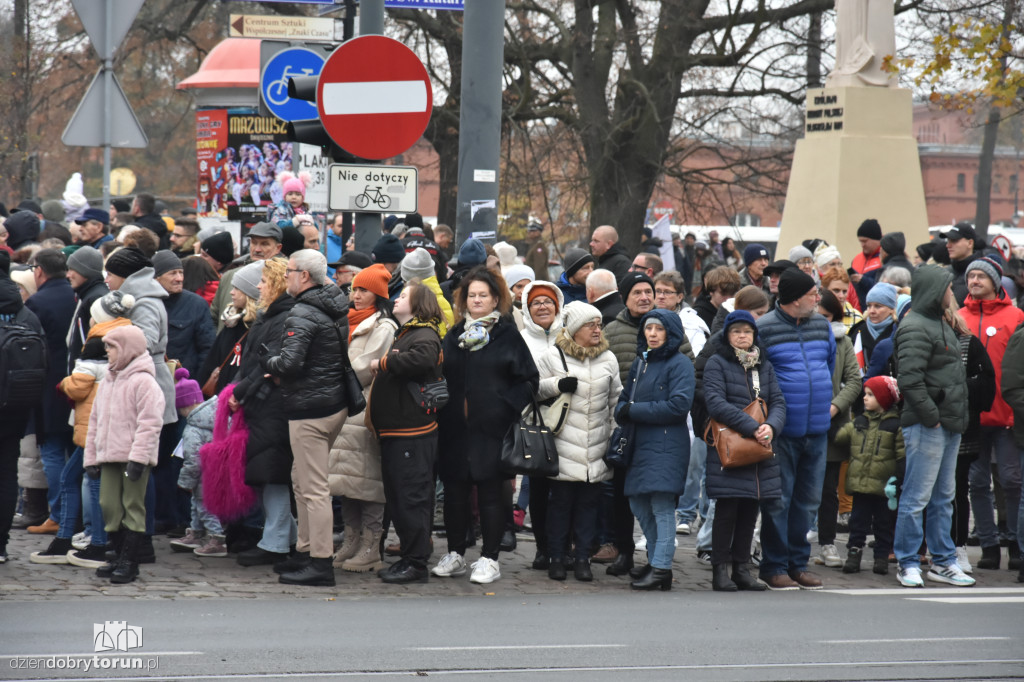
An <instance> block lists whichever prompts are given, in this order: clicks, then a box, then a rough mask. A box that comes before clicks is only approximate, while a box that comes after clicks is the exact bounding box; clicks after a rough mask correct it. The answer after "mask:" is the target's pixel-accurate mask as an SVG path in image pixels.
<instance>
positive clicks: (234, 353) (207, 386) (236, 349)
mask: <svg viewBox="0 0 1024 682" xmlns="http://www.w3.org/2000/svg"><path fill="white" fill-rule="evenodd" d="M247 336H249V330H248V329H246V330H245V333H244V334H242V338H240V339H238V341H236V342H235V345H234V346H232V347H231V352H230V353H228V356H227V357H226V358H224V362H222V363H220V365H219V366H218V367H216V368H214V370H213V372H211V373H210V378H209V379H207V380H206V383H204V384H203V397H204V398H212V397H213V396H215V395H217V381H219V380H220V371H221V370H222V369H224V365H226V364H228V361H229V360H231V359H232V358H235V357H239V358H240V357H241V355H242V342H243V341H245V337H247Z"/></svg>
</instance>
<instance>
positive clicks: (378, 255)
mask: <svg viewBox="0 0 1024 682" xmlns="http://www.w3.org/2000/svg"><path fill="white" fill-rule="evenodd" d="M371 253H372V254H373V260H374V261H376V262H378V263H401V262H402V259H404V258H405V247H403V246H402V242H400V241H399V240H398V237H396V236H395V235H393V234H383V235H381V237H380V239H378V240H377V243H376V244H374V245H373V250H372V251H371Z"/></svg>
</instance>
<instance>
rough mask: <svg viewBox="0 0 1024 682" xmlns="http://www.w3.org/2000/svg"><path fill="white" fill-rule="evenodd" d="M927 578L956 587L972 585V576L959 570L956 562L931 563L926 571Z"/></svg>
mask: <svg viewBox="0 0 1024 682" xmlns="http://www.w3.org/2000/svg"><path fill="white" fill-rule="evenodd" d="M928 580H932V581H934V582H937V583H946V584H948V585H956V586H957V587H972V586H973V585H974V578H972V577H971V576H969V575H967V574H966V573H964V572H963V571H961V570H960V567H959V566H957V565H956V562H953V563H951V564H950V565H949V566H935V565H933V566H932V567H931V569H930V570H929V571H928Z"/></svg>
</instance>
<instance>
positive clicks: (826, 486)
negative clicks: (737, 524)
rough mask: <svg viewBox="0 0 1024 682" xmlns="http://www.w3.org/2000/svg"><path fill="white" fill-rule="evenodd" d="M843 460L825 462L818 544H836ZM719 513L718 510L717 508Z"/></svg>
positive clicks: (819, 508)
mask: <svg viewBox="0 0 1024 682" xmlns="http://www.w3.org/2000/svg"><path fill="white" fill-rule="evenodd" d="M842 465H843V463H842V462H827V463H826V464H825V480H824V481H823V482H822V484H821V505H820V506H819V507H818V544H819V545H834V544H836V517H837V516H839V467H841V466H842ZM715 513H716V514H717V513H718V510H717V509H716V510H715Z"/></svg>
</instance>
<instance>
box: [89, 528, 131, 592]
mask: <svg viewBox="0 0 1024 682" xmlns="http://www.w3.org/2000/svg"><path fill="white" fill-rule="evenodd" d="M124 533H125V531H123V530H114V531H110V532H109V533H107V553H106V555H105V556H104V558H105V559H106V560H107V563H105V564H103V565H102V566H100V567H99V568H97V569H96V577H97V578H103V579H105V580H109V579H110V576H111V575H113V574H114V569H115V568H117V558H118V557H119V556H121V548H122V547H123V546H124Z"/></svg>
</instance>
